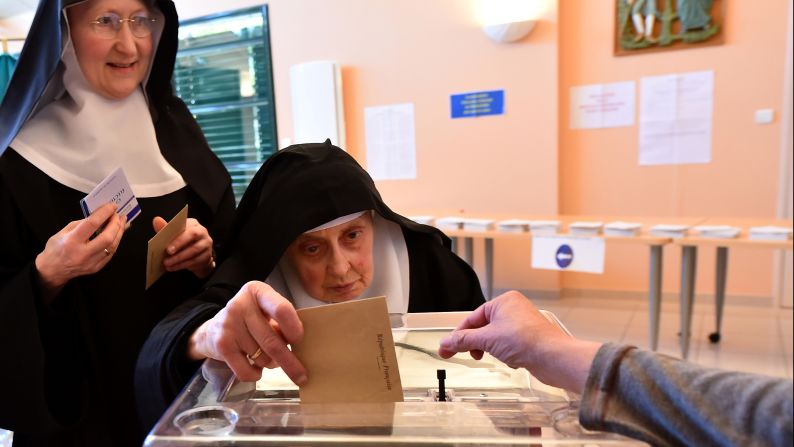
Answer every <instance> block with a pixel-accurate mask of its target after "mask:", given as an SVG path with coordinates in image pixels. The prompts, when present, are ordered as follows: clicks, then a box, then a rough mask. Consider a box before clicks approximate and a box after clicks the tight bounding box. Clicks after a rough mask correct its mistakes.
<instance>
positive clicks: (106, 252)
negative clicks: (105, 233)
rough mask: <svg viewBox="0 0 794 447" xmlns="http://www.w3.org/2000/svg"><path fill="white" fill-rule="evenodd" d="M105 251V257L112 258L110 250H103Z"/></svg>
mask: <svg viewBox="0 0 794 447" xmlns="http://www.w3.org/2000/svg"><path fill="white" fill-rule="evenodd" d="M103 250H105V256H110V250H108V249H107V248H103Z"/></svg>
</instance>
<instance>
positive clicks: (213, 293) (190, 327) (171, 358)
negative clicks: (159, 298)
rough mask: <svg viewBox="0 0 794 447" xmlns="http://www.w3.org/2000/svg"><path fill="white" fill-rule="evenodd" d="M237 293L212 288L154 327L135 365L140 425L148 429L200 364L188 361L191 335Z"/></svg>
mask: <svg viewBox="0 0 794 447" xmlns="http://www.w3.org/2000/svg"><path fill="white" fill-rule="evenodd" d="M235 292H236V291H232V290H230V289H227V288H224V287H220V286H213V287H210V288H208V289H207V290H205V291H204V292H202V293H201V294H200V295H198V296H196V297H195V298H193V299H191V300H189V301H186V302H184V303H182V304H181V305H180V306H179V307H177V308H176V309H174V310H173V311H172V312H171V313H170V314H168V316H166V317H165V318H164V319H163V320H161V321H160V323H158V324H157V326H155V327H154V329H153V330H152V332H151V333H150V334H149V337H148V338H147V339H146V342H145V343H144V344H143V347H142V348H141V352H140V354H139V355H138V361H137V363H136V365H135V399H136V402H137V405H138V412H139V415H140V418H141V422H142V423H143V426H144V428H145V429H146V430H148V429H150V428H151V427H152V426H153V425H154V423H155V422H157V419H159V418H160V416H161V415H162V414H163V413H164V412H165V410H166V408H168V405H169V404H170V403H171V401H172V400H174V398H175V397H176V396H177V395H178V394H179V392H180V391H181V390H182V388H183V387H184V386H185V385H186V384H187V382H188V380H190V378H191V377H192V376H193V374H195V372H196V370H197V369H198V368H199V366H201V362H202V361H192V360H190V359H188V357H187V345H188V341H189V340H190V337H191V335H193V332H195V330H196V329H198V327H199V326H201V325H202V324H203V323H204V322H205V321H207V320H209V319H210V318H212V317H213V316H215V314H217V313H218V311H220V310H221V309H222V308H223V306H224V305H225V304H226V302H227V301H228V300H229V299H231V298H232V297H233V296H234V293H235Z"/></svg>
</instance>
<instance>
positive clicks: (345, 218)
mask: <svg viewBox="0 0 794 447" xmlns="http://www.w3.org/2000/svg"><path fill="white" fill-rule="evenodd" d="M366 212H367V211H359V212H357V213H353V214H348V215H347V216H342V217H337V218H336V219H334V220H332V221H330V222H326V223H324V224H322V225H320V226H319V227H316V228H312V229H311V230H309V231H307V232H306V233H314V232H315V231H320V230H325V229H328V228H331V227H335V226H337V225H342V224H345V223H348V222H350V221H351V220H354V219H358V218H359V217H361V216H363V215H364V214H365V213H366ZM306 233H304V234H306Z"/></svg>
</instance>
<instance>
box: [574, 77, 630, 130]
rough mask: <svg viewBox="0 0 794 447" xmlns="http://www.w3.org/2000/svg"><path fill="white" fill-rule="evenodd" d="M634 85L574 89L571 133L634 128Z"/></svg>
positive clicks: (623, 83) (592, 86) (621, 83)
mask: <svg viewBox="0 0 794 447" xmlns="http://www.w3.org/2000/svg"><path fill="white" fill-rule="evenodd" d="M635 90H636V83H635V82H634V81H627V82H616V83H613V84H593V85H583V86H580V87H571V129H598V128H602V127H625V126H633V125H634V102H635V100H634V92H635Z"/></svg>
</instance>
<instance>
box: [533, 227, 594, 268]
mask: <svg viewBox="0 0 794 447" xmlns="http://www.w3.org/2000/svg"><path fill="white" fill-rule="evenodd" d="M605 249H606V248H605V246H604V238H601V237H571V236H535V237H533V238H532V268H536V269H546V270H564V271H571V272H586V273H599V274H600V273H604V256H605V253H606V251H605Z"/></svg>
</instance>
